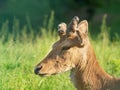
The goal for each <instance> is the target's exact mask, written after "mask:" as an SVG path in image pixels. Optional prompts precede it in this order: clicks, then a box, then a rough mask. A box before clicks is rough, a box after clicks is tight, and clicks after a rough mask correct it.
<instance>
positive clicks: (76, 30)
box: [34, 16, 120, 90]
mask: <svg viewBox="0 0 120 90" xmlns="http://www.w3.org/2000/svg"><path fill="white" fill-rule="evenodd" d="M58 35H59V37H60V39H59V40H58V41H56V42H55V43H54V44H53V46H52V49H51V51H50V52H49V53H48V55H47V56H46V57H45V58H44V59H43V60H42V61H41V62H40V63H38V64H37V65H36V66H35V69H34V72H35V74H37V75H39V76H50V75H55V74H59V73H63V72H66V71H68V70H71V73H70V78H71V81H72V82H73V84H74V86H75V87H76V89H77V90H120V78H116V77H114V76H111V75H109V74H108V73H107V72H106V71H105V70H104V69H103V68H102V67H101V66H100V65H99V62H98V60H97V58H96V55H95V52H94V49H93V47H92V45H91V43H90V40H89V35H88V22H87V20H82V21H79V17H78V16H74V17H73V18H72V20H71V21H70V23H69V24H68V26H67V24H66V23H60V24H59V25H58Z"/></svg>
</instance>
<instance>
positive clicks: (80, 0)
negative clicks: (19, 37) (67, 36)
mask: <svg viewBox="0 0 120 90" xmlns="http://www.w3.org/2000/svg"><path fill="white" fill-rule="evenodd" d="M51 14H52V15H53V17H54V20H53V22H54V25H52V27H51V28H52V30H53V29H54V28H56V27H57V25H58V24H59V23H60V22H66V23H69V21H70V20H71V18H73V16H79V17H80V20H83V19H87V20H88V21H89V25H90V33H92V34H94V36H95V35H97V34H98V33H99V32H100V25H101V22H102V18H103V15H104V14H107V25H108V26H110V36H111V38H112V37H114V36H115V35H116V34H117V35H120V27H119V24H120V0H34V1H33V0H0V27H1V26H2V24H3V22H6V20H8V25H9V31H10V32H12V26H13V22H14V20H15V19H18V20H19V26H20V28H22V27H23V26H24V25H25V24H30V27H31V28H32V29H34V30H33V32H37V33H38V32H40V30H39V28H40V27H46V26H47V25H48V22H49V18H50V17H51ZM18 32H19V31H18Z"/></svg>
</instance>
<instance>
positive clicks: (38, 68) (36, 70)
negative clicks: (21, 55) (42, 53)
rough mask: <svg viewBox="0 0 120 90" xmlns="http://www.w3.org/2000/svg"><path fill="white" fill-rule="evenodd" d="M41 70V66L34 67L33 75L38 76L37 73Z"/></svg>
mask: <svg viewBox="0 0 120 90" xmlns="http://www.w3.org/2000/svg"><path fill="white" fill-rule="evenodd" d="M41 68H42V65H40V66H39V67H36V68H35V69H34V73H35V74H39V71H40V70H41Z"/></svg>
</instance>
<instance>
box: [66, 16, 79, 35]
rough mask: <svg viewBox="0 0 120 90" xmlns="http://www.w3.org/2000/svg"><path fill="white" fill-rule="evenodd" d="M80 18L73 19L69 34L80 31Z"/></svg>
mask: <svg viewBox="0 0 120 90" xmlns="http://www.w3.org/2000/svg"><path fill="white" fill-rule="evenodd" d="M78 22H79V18H78V17H77V16H75V17H73V19H72V20H71V22H70V23H69V25H68V28H67V32H73V33H74V32H75V31H76V30H77V29H78Z"/></svg>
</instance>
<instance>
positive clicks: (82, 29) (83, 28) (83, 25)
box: [76, 20, 88, 46]
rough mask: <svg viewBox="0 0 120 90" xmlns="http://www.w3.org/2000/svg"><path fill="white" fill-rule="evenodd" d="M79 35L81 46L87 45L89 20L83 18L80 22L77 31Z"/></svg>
mask: <svg viewBox="0 0 120 90" xmlns="http://www.w3.org/2000/svg"><path fill="white" fill-rule="evenodd" d="M76 32H77V35H78V40H79V41H80V46H84V45H85V38H86V36H87V34H88V22H87V20H83V21H81V22H80V23H79V24H78V30H77V31H76Z"/></svg>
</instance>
